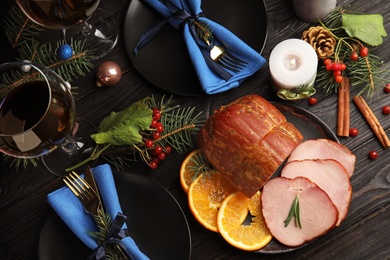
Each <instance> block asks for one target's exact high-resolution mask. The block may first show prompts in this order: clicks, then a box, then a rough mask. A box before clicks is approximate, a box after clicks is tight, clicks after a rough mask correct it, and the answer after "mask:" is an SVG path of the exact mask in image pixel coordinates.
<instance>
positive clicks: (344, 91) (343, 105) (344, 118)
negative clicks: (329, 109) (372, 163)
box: [337, 77, 350, 137]
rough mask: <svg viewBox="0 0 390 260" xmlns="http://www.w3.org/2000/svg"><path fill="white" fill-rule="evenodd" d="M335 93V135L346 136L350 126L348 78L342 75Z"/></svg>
mask: <svg viewBox="0 0 390 260" xmlns="http://www.w3.org/2000/svg"><path fill="white" fill-rule="evenodd" d="M337 93H338V94H337V95H338V96H337V101H338V103H337V105H338V111H337V135H338V136H345V137H348V136H349V127H350V105H349V103H350V84H349V79H348V78H346V77H344V79H343V81H342V82H341V83H340V84H339V87H338V91H337Z"/></svg>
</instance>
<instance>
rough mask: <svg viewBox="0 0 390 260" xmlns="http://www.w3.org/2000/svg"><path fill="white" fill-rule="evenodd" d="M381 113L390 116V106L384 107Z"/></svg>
mask: <svg viewBox="0 0 390 260" xmlns="http://www.w3.org/2000/svg"><path fill="white" fill-rule="evenodd" d="M382 113H383V114H384V115H388V114H390V106H384V107H383V108H382Z"/></svg>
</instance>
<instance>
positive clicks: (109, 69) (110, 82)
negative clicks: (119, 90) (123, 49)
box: [96, 61, 122, 87]
mask: <svg viewBox="0 0 390 260" xmlns="http://www.w3.org/2000/svg"><path fill="white" fill-rule="evenodd" d="M96 76H97V81H98V82H97V85H98V86H101V85H102V86H106V87H112V86H115V85H116V84H118V82H119V81H120V80H121V78H122V70H121V68H120V67H119V65H118V64H116V63H115V62H113V61H105V62H103V63H102V64H101V65H100V66H99V68H98V69H97V72H96Z"/></svg>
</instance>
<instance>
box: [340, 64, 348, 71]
mask: <svg viewBox="0 0 390 260" xmlns="http://www.w3.org/2000/svg"><path fill="white" fill-rule="evenodd" d="M346 69H347V65H345V63H341V64H340V70H342V71H343V70H346Z"/></svg>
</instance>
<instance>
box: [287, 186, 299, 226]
mask: <svg viewBox="0 0 390 260" xmlns="http://www.w3.org/2000/svg"><path fill="white" fill-rule="evenodd" d="M293 217H294V220H295V226H296V227H299V228H302V225H301V216H300V212H299V192H298V194H297V196H296V197H295V199H294V201H293V203H292V204H291V208H290V211H289V213H288V216H287V218H286V220H285V221H284V226H285V227H287V226H288V225H289V224H290V222H291V220H292V218H293Z"/></svg>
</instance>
